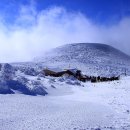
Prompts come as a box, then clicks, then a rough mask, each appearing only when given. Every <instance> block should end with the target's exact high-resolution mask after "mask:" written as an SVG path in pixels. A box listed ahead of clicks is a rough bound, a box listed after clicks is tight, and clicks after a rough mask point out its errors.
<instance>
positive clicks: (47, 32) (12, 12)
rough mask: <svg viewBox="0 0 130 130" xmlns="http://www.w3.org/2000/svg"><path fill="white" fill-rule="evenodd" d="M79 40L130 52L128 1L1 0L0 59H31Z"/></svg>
mask: <svg viewBox="0 0 130 130" xmlns="http://www.w3.org/2000/svg"><path fill="white" fill-rule="evenodd" d="M78 42H80V43H82V42H84V43H87V42H89V43H91V42H92V43H93V42H96V43H104V44H108V45H111V46H113V47H115V48H117V49H120V50H121V51H123V52H125V53H126V54H128V55H130V0H4V1H2V2H0V62H20V61H30V60H32V59H33V58H34V57H41V56H43V55H44V52H46V51H48V50H49V49H52V48H55V47H57V46H61V45H64V44H68V43H78Z"/></svg>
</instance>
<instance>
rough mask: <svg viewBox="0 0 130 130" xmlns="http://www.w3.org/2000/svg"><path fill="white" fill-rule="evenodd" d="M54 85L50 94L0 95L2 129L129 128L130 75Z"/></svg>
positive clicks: (112, 129)
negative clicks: (97, 81) (112, 78)
mask: <svg viewBox="0 0 130 130" xmlns="http://www.w3.org/2000/svg"><path fill="white" fill-rule="evenodd" d="M46 85H47V82H46ZM49 85H50V84H48V86H49ZM53 85H54V86H55V88H53V89H54V91H53V95H52V94H50V95H48V96H36V97H34V96H27V95H22V94H15V95H0V130H8V129H9V130H34V129H35V130H130V103H129V101H130V94H129V93H130V77H122V79H121V80H120V81H113V82H105V83H97V84H91V83H89V82H88V83H82V84H81V85H80V86H79V85H78V86H77V85H69V84H66V83H65V82H60V81H59V82H58V81H57V82H53ZM65 88H66V89H65ZM57 91H58V93H57Z"/></svg>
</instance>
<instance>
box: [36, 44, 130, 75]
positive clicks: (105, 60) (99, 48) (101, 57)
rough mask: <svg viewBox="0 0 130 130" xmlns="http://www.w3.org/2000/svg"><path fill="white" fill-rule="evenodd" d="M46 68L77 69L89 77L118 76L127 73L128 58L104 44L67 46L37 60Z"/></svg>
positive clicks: (129, 62) (129, 60)
mask: <svg viewBox="0 0 130 130" xmlns="http://www.w3.org/2000/svg"><path fill="white" fill-rule="evenodd" d="M37 61H38V62H42V63H43V64H44V65H46V66H53V67H62V68H68V67H71V68H74V67H76V68H78V69H81V70H83V71H85V72H87V73H88V74H89V75H112V74H114V75H120V74H122V73H125V72H126V71H127V73H129V71H130V70H129V68H130V56H128V55H126V54H124V53H123V52H121V51H119V50H117V49H115V48H113V47H111V46H109V45H105V44H98V43H77V44H67V45H64V46H61V47H58V48H55V49H53V50H51V51H50V52H47V53H46V54H45V55H44V57H42V58H40V59H37Z"/></svg>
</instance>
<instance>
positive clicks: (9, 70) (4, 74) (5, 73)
mask: <svg viewBox="0 0 130 130" xmlns="http://www.w3.org/2000/svg"><path fill="white" fill-rule="evenodd" d="M14 75H15V71H14V68H13V67H12V66H11V65H10V64H7V63H6V64H3V66H2V68H1V78H2V79H3V80H4V81H8V80H12V79H13V78H14Z"/></svg>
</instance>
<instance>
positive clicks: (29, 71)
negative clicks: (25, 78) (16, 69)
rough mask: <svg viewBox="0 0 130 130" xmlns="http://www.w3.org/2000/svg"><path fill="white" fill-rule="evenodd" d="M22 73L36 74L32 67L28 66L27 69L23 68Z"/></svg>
mask: <svg viewBox="0 0 130 130" xmlns="http://www.w3.org/2000/svg"><path fill="white" fill-rule="evenodd" d="M24 74H26V75H31V76H37V75H38V72H37V71H36V70H35V69H34V68H29V67H28V68H27V69H25V71H24Z"/></svg>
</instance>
